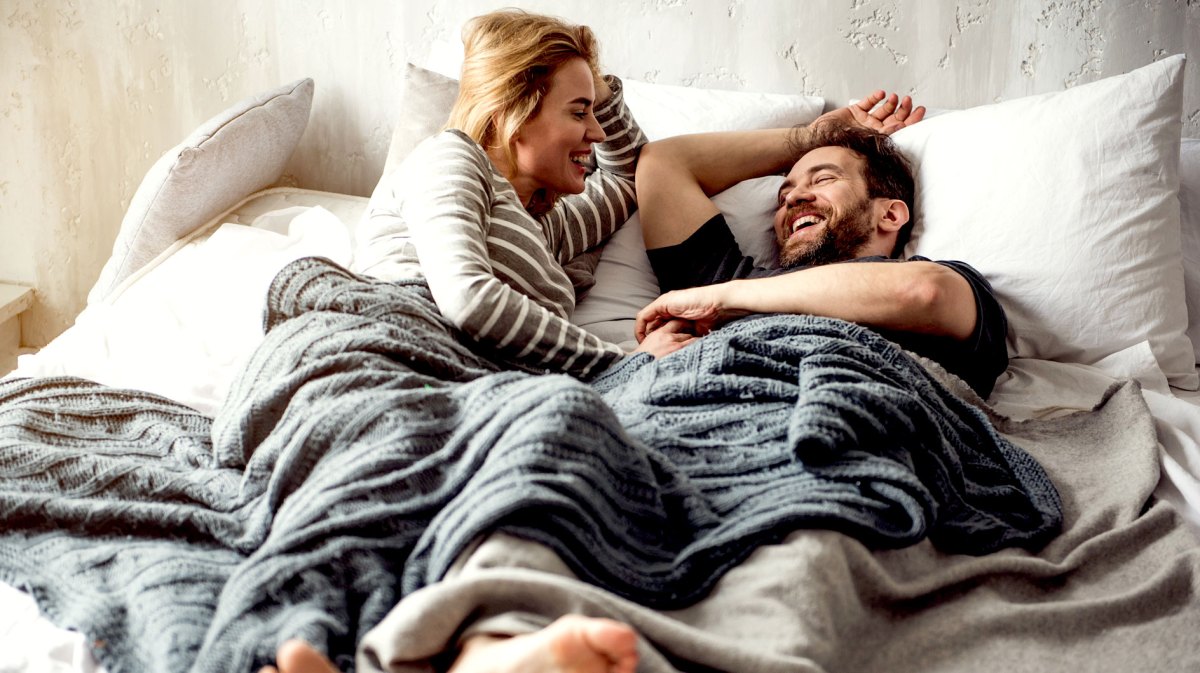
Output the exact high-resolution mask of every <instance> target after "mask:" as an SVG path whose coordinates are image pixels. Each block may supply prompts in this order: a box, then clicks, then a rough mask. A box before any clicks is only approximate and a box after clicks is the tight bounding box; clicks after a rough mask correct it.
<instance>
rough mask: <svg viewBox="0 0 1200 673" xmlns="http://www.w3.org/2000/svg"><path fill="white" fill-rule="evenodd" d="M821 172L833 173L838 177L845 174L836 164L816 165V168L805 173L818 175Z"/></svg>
mask: <svg viewBox="0 0 1200 673" xmlns="http://www.w3.org/2000/svg"><path fill="white" fill-rule="evenodd" d="M821 171H833V172H834V173H837V174H838V175H845V174H846V170H845V169H844V168H842V167H841V166H839V165H837V164H817V165H816V166H812V167H810V168H809V169H808V171H806V172H807V173H808V174H809V175H812V174H813V173H820V172H821Z"/></svg>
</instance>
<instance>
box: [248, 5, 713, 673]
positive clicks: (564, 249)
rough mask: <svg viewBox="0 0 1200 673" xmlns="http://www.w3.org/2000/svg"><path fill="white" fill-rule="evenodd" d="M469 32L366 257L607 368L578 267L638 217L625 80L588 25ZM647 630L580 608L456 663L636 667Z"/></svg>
mask: <svg viewBox="0 0 1200 673" xmlns="http://www.w3.org/2000/svg"><path fill="white" fill-rule="evenodd" d="M463 43H464V46H465V58H464V61H463V68H462V78H461V80H460V88H459V95H458V99H457V101H456V102H455V105H454V108H453V110H452V111H451V113H450V119H449V121H448V123H447V125H446V129H447V130H445V131H443V132H442V133H440V134H438V135H436V136H434V137H432V138H430V139H428V140H426V141H425V142H423V143H422V144H421V145H420V146H418V147H417V148H416V149H415V150H414V151H413V153H412V154H411V155H410V156H409V157H408V158H407V159H406V160H405V162H404V164H403V165H402V166H401V167H400V169H399V170H397V171H396V172H395V173H393V174H392V175H391V176H390V177H388V178H386V179H388V180H389V181H390V184H389V185H388V189H389V190H390V193H391V195H392V197H393V204H394V205H392V206H389V207H387V208H380V209H376V210H375V211H374V212H372V213H371V215H370V217H369V218H368V220H367V221H366V222H365V223H364V225H363V229H362V230H361V231H360V233H359V236H360V241H361V244H360V247H359V250H358V252H357V254H356V256H355V257H356V263H355V270H357V271H360V272H361V273H364V274H366V275H370V276H374V277H377V278H381V279H384V280H395V279H398V278H412V277H420V278H424V279H425V280H426V282H427V283H428V284H429V289H430V292H431V293H432V294H433V297H434V301H435V302H436V303H437V305H438V309H439V310H440V311H441V312H442V314H443V315H444V316H446V317H447V318H448V319H449V320H450V321H451V322H453V323H454V324H455V325H456V326H457V327H459V328H460V329H462V330H463V331H464V332H466V333H467V334H470V335H471V336H472V337H474V338H475V339H476V340H477V341H478V342H479V343H480V344H482V345H484V346H485V347H487V348H490V349H493V350H494V351H495V352H496V354H497V355H499V356H500V357H502V358H504V359H506V360H508V361H509V362H512V363H514V364H517V365H519V366H522V367H523V368H526V369H532V370H551V371H559V372H566V373H569V374H572V375H575V376H579V377H583V378H586V377H589V376H592V375H595V374H597V373H599V372H601V371H603V370H604V369H605V368H606V367H608V366H609V365H611V364H612V363H613V362H615V361H616V360H618V359H620V358H621V357H622V356H624V354H625V353H624V352H623V351H622V350H621V348H620V347H619V346H616V345H615V344H610V343H608V342H605V341H603V340H601V339H599V338H597V337H595V336H593V335H592V334H590V333H588V332H586V331H585V330H583V329H582V328H580V327H577V326H576V325H573V324H572V323H570V322H569V321H568V320H567V318H568V316H569V315H570V313H571V311H572V310H573V309H574V306H575V286H574V284H573V283H572V282H571V280H570V278H569V276H568V272H567V268H566V267H568V265H570V264H571V262H572V261H576V262H579V261H580V255H582V254H583V253H585V252H586V251H587V250H588V249H589V248H592V247H594V246H596V245H598V244H600V243H602V242H603V241H604V240H606V239H607V238H608V237H609V236H610V235H611V234H612V233H613V231H615V230H616V228H617V227H619V226H620V225H621V223H622V222H624V221H625V220H626V219H627V218H628V217H629V216H630V215H631V214H632V211H633V209H634V206H635V202H634V170H635V169H636V167H637V156H638V153H639V152H640V150H641V147H642V145H644V144H645V143H646V138H645V136H644V135H643V134H642V132H641V130H640V129H639V128H638V127H637V124H636V123H635V122H634V120H633V117H632V116H631V115H630V113H629V111H628V109H627V108H626V107H625V105H624V102H623V99H622V96H621V83H620V80H618V79H616V78H615V77H612V76H609V77H601V76H600V74H599V68H598V63H597V56H598V53H597V45H596V40H595V36H594V35H593V34H592V31H591V30H590V29H589V28H587V27H586V26H572V25H569V24H566V23H564V22H562V21H560V20H558V19H555V18H552V17H547V16H539V15H536V14H529V13H526V12H522V11H519V10H504V11H499V12H493V13H491V14H487V15H484V16H480V17H476V18H475V19H472V20H471V21H470V22H469V23H468V24H467V26H466V27H465V28H464V31H463ZM593 145H596V151H595V153H594V161H595V164H596V170H594V171H592V170H590V163H591V161H592V159H593V151H592V149H593ZM594 261H595V258H594V256H593V258H592V262H593V263H594ZM589 274H590V269H588V270H587V271H586V273H585V274H584V275H589ZM673 327H674V326H673ZM660 332H661V334H660ZM693 338H694V337H692V336H691V335H689V334H686V333H682V332H680V331H679V330H678V329H674V328H667V329H660V330H658V331H656V332H655V336H654V337H653V338H647V339H646V340H645V341H643V342H642V344H641V345H640V346H639V347H638V351H642V352H648V353H651V354H654V355H655V356H661V355H665V354H667V353H670V352H672V351H674V350H677V349H679V348H681V347H682V346H684V345H686V344H687V343H688V342H690V341H691V340H692V339H693ZM636 642H637V636H636V634H635V633H634V632H633V630H632V629H630V628H629V627H628V626H626V625H624V624H620V623H618V622H614V621H611V620H607V619H591V618H586V617H581V616H577V615H571V616H567V617H563V618H562V619H560V620H558V621H557V622H555V623H554V624H552V625H550V626H549V627H547V628H546V629H543V630H541V631H538V632H536V633H532V634H528V635H524V636H518V637H515V638H501V637H494V636H490V635H476V636H472V637H470V638H468V639H467V640H466V641H465V642H464V643H463V644H462V648H461V650H460V653H459V656H458V659H457V660H456V661H455V663H454V665H453V667H452V669H451V670H454V671H458V672H459V673H470V672H471V671H493V670H521V671H568V670H571V671H597V672H600V671H612V672H613V673H633V671H634V669H635V668H636V663H637V652H636ZM277 660H278V667H279V669H280V670H282V671H284V673H292V672H296V671H321V672H328V671H334V670H336V669H335V668H334V667H333V665H332V663H330V662H329V661H328V659H326V658H325V657H324V656H322V655H321V654H320V653H319V652H317V651H316V650H315V649H313V648H312V647H311V646H309V645H308V644H307V643H304V642H302V641H290V642H288V643H285V644H284V645H283V646H282V647H281V648H280V649H279V652H278V657H277ZM264 670H271V668H270V667H268V669H264Z"/></svg>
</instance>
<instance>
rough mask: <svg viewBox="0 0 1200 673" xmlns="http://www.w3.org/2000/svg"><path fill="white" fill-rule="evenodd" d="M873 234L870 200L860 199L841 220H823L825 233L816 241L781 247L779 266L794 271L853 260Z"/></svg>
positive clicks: (873, 226)
mask: <svg viewBox="0 0 1200 673" xmlns="http://www.w3.org/2000/svg"><path fill="white" fill-rule="evenodd" d="M873 233H875V225H874V224H872V222H871V199H863V200H861V201H859V202H858V203H856V204H854V206H853V207H851V208H850V210H848V211H846V214H845V215H843V216H842V217H839V218H837V219H830V218H826V220H825V231H824V232H823V233H822V234H821V236H820V238H818V239H816V240H815V241H809V242H807V243H805V244H803V245H801V246H797V247H794V248H790V249H789V248H788V247H787V246H786V243H785V244H782V245H780V248H779V266H781V267H782V268H784V269H794V268H796V267H800V266H819V265H821V264H832V263H834V262H844V261H846V260H848V259H854V258H855V257H858V256H859V255H858V253H859V251H860V250H862V248H863V247H864V246H865V245H866V244H867V243H869V242H870V241H871V235H872V234H873Z"/></svg>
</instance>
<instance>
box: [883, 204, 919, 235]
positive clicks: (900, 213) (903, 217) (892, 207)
mask: <svg viewBox="0 0 1200 673" xmlns="http://www.w3.org/2000/svg"><path fill="white" fill-rule="evenodd" d="M876 204H877V207H878V210H877V211H876V212H877V213H878V214H879V217H878V220H877V223H876V226H878V227H879V229H880V230H882V231H884V232H896V231H900V228H901V227H903V226H904V225H905V224H908V218H909V217H910V216H911V214H910V213H909V212H908V205H907V204H905V203H904V202H903V201H901V200H900V199H877V200H876Z"/></svg>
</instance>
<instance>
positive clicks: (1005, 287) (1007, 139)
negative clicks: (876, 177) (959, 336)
mask: <svg viewBox="0 0 1200 673" xmlns="http://www.w3.org/2000/svg"><path fill="white" fill-rule="evenodd" d="M1183 66H1184V58H1183V56H1173V57H1169V58H1166V59H1163V60H1162V61H1159V62H1157V63H1153V64H1151V65H1148V66H1146V67H1144V68H1140V69H1138V70H1135V71H1133V72H1131V73H1128V74H1126V75H1120V76H1117V77H1110V78H1107V79H1104V80H1101V81H1098V82H1093V83H1091V84H1086V85H1083V86H1079V87H1076V88H1073V89H1070V90H1068V91H1063V92H1059V93H1051V94H1045V95H1041V96H1031V97H1027V98H1021V99H1018V100H1013V101H1008V102H1004V103H997V104H994V105H986V106H982V107H978V108H973V109H969V110H963V111H960V112H954V113H948V114H945V115H941V116H939V117H937V118H935V119H930V120H928V121H925V122H922V123H920V124H916V125H915V126H911V127H908V128H906V129H904V130H903V131H900V132H899V133H897V134H896V135H895V140H896V142H897V144H898V145H899V146H900V147H901V148H902V149H903V150H904V151H905V152H906V153H907V154H908V155H909V156H910V157H911V158H912V159H913V160H914V167H915V168H916V172H917V203H916V209H917V212H918V219H917V222H916V226H915V228H914V231H913V239H912V241H911V242H910V243H909V245H908V247H907V249H906V252H907V253H908V254H910V255H913V254H917V255H924V256H926V257H930V258H933V259H959V260H963V261H965V262H968V263H970V264H971V265H973V266H975V267H976V268H977V269H978V270H979V271H980V272H981V273H982V274H983V275H984V276H985V277H987V278H988V280H990V281H991V283H992V285H993V287H994V288H995V290H996V294H997V297H998V298H999V300H1000V302H1001V303H1002V304H1003V306H1004V308H1005V311H1006V312H1007V314H1008V319H1009V352H1010V354H1011V355H1012V356H1014V357H1027V358H1039V359H1045V360H1058V361H1063V362H1077V363H1082V364H1095V363H1097V362H1099V361H1100V360H1103V359H1104V358H1105V357H1107V356H1109V355H1111V354H1113V353H1116V352H1118V351H1121V350H1124V349H1125V348H1127V347H1130V346H1133V345H1136V344H1138V343H1140V342H1142V341H1144V340H1149V343H1150V347H1151V350H1152V351H1153V353H1154V355H1155V357H1156V358H1157V359H1158V362H1159V365H1160V366H1161V367H1162V370H1163V372H1164V373H1165V374H1166V376H1167V378H1168V380H1169V381H1170V382H1171V385H1173V386H1176V387H1180V388H1187V389H1195V388H1196V387H1197V384H1198V382H1200V381H1198V378H1197V375H1196V369H1195V353H1194V352H1193V348H1192V344H1191V343H1190V341H1189V340H1188V337H1187V335H1186V334H1185V330H1186V328H1187V324H1188V323H1187V312H1186V311H1187V308H1186V303H1185V298H1184V282H1183V268H1182V262H1181V256H1180V236H1179V231H1180V228H1179V201H1178V199H1177V195H1178V189H1179V175H1178V168H1179V156H1178V152H1179V143H1180V130H1181V108H1182V93H1183Z"/></svg>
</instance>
